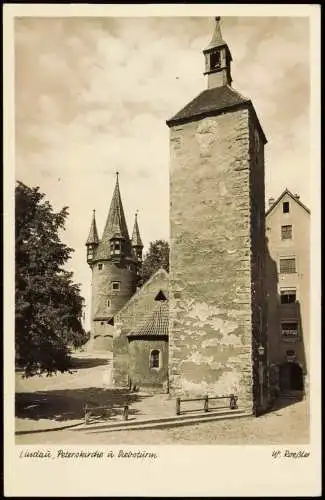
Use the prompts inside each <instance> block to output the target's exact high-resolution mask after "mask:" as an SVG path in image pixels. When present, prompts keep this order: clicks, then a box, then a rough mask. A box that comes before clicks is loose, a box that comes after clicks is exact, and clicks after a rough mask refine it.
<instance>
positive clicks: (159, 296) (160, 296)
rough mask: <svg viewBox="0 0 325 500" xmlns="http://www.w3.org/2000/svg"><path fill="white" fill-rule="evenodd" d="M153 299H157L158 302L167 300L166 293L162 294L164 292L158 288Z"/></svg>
mask: <svg viewBox="0 0 325 500" xmlns="http://www.w3.org/2000/svg"><path fill="white" fill-rule="evenodd" d="M155 300H157V301H158V302H160V301H164V300H167V297H166V295H165V294H164V292H163V291H162V290H159V292H158V293H157V295H156V297H155Z"/></svg>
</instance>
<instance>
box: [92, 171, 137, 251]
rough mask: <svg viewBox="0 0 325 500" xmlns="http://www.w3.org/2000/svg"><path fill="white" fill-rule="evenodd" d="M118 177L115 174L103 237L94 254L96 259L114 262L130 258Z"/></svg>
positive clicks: (129, 243) (129, 246)
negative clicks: (112, 260) (113, 260)
mask: <svg viewBox="0 0 325 500" xmlns="http://www.w3.org/2000/svg"><path fill="white" fill-rule="evenodd" d="M118 176H119V174H118V172H117V173H116V184H115V189H114V193H113V198H112V201H111V205H110V209H109V212H108V217H107V220H106V224H105V227H104V232H103V236H102V239H101V242H100V244H99V247H98V251H97V252H96V258H98V259H109V258H111V257H112V258H114V259H115V260H116V259H120V258H122V257H129V258H130V259H131V258H132V247H131V242H130V237H129V232H128V228H127V225H126V220H125V215H124V210H123V205H122V199H121V193H120V186H119V177H118Z"/></svg>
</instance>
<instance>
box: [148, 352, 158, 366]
mask: <svg viewBox="0 0 325 500" xmlns="http://www.w3.org/2000/svg"><path fill="white" fill-rule="evenodd" d="M150 367H151V368H159V367H160V351H158V349H154V350H153V351H151V353H150Z"/></svg>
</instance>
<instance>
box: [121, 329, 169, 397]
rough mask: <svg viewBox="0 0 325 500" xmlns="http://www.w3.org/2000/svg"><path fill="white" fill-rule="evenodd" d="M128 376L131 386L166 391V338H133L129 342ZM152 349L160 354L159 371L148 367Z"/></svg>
mask: <svg viewBox="0 0 325 500" xmlns="http://www.w3.org/2000/svg"><path fill="white" fill-rule="evenodd" d="M128 347H129V374H130V378H131V382H132V385H133V384H135V385H136V386H137V387H139V388H144V389H146V388H149V389H150V388H153V389H155V388H156V389H158V390H160V391H165V392H166V390H167V377H168V338H166V339H165V340H161V339H159V340H158V339H152V338H151V339H144V338H141V339H139V338H134V339H132V340H131V339H130V341H129V346H128ZM153 349H158V350H159V351H160V352H161V356H160V367H159V369H156V368H151V367H150V353H151V351H152V350H153Z"/></svg>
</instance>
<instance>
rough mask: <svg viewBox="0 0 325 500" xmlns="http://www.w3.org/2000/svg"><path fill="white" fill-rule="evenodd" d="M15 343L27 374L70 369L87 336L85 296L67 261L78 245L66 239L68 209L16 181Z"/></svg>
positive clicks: (37, 190)
mask: <svg viewBox="0 0 325 500" xmlns="http://www.w3.org/2000/svg"><path fill="white" fill-rule="evenodd" d="M15 195H16V226H15V240H16V241H15V245H16V247H15V252H16V270H15V278H16V281H15V287H16V289H15V301H16V307H15V327H16V334H15V344H16V363H17V364H18V365H19V366H20V367H23V369H24V373H25V375H26V376H31V375H35V374H37V373H38V374H40V373H44V372H46V373H47V374H51V373H53V372H54V373H55V372H56V371H61V372H63V371H66V370H67V369H68V368H69V361H70V352H71V347H78V346H80V345H82V344H83V342H84V341H85V340H86V338H87V337H86V334H85V332H84V329H83V327H82V322H81V318H82V306H83V298H82V297H81V296H80V288H79V285H76V284H75V283H73V279H72V273H71V272H68V271H66V270H65V269H64V268H63V266H64V265H65V264H66V262H67V261H68V260H69V258H70V256H71V252H72V251H73V249H72V248H69V247H67V246H66V245H65V244H64V243H63V242H61V240H60V236H59V232H60V231H61V230H63V229H64V225H65V220H66V218H67V216H68V209H67V207H64V208H63V209H62V210H61V211H60V212H57V213H56V212H54V211H53V208H52V206H51V205H50V203H49V202H48V201H45V200H44V197H45V195H44V194H42V193H40V191H39V188H38V187H35V188H30V187H28V186H26V185H25V184H23V183H21V182H18V183H17V185H16V193H15Z"/></svg>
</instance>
